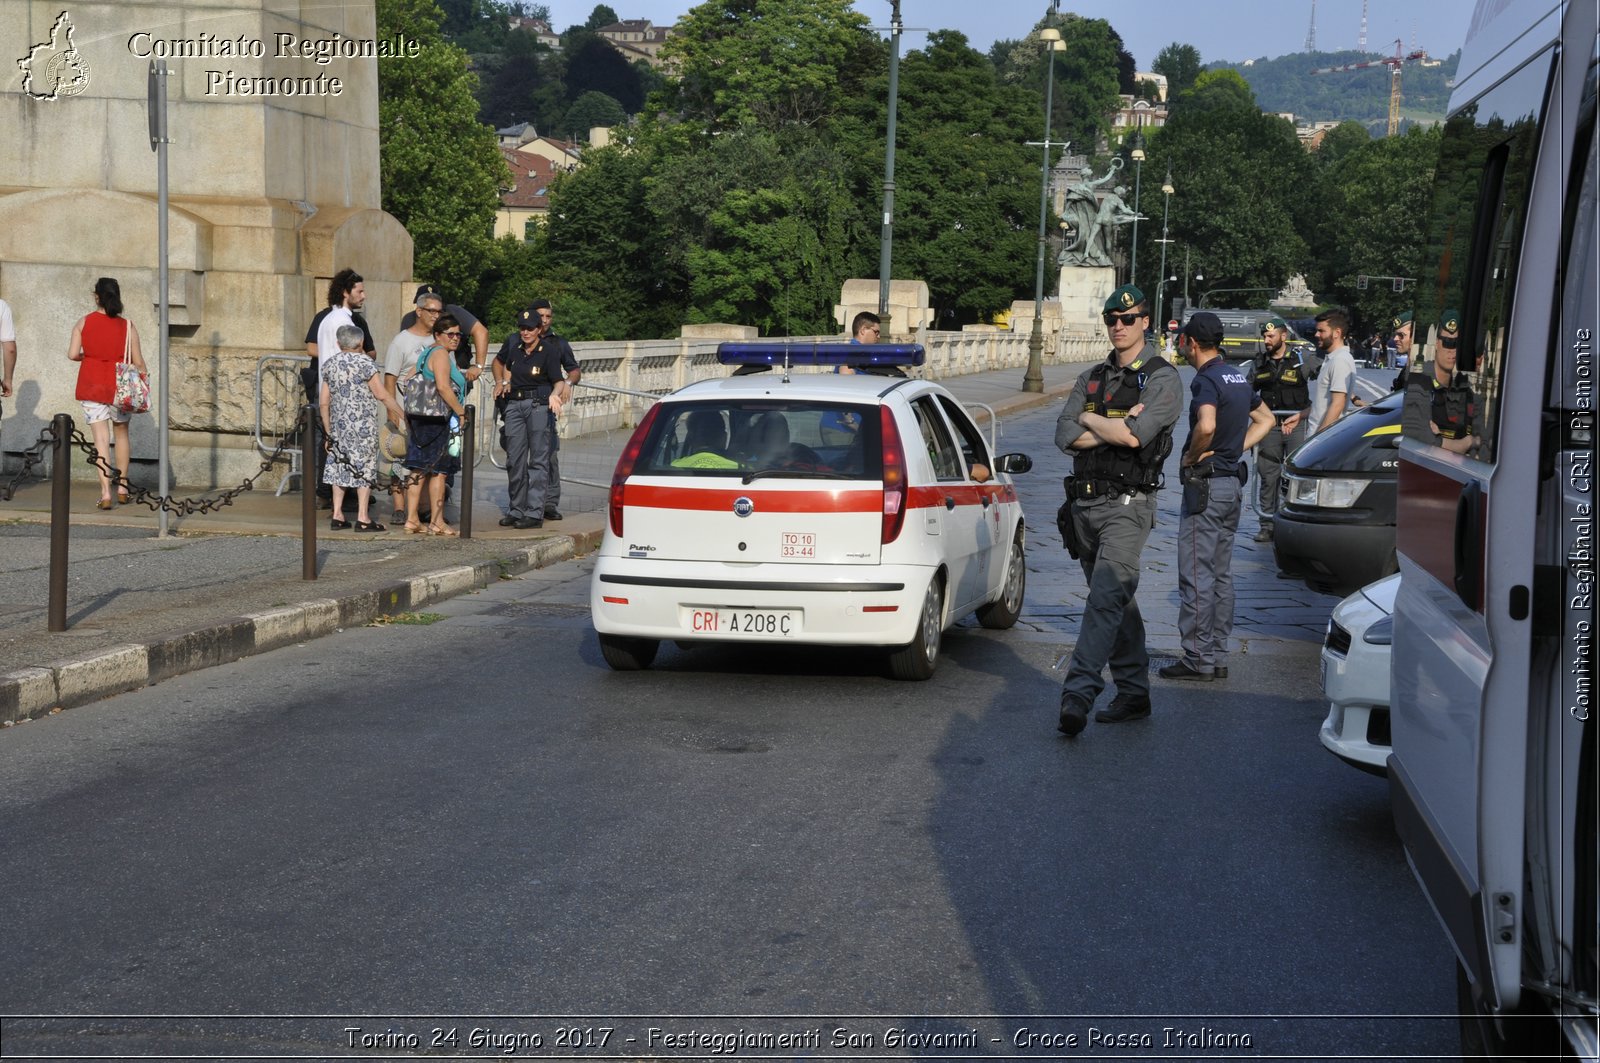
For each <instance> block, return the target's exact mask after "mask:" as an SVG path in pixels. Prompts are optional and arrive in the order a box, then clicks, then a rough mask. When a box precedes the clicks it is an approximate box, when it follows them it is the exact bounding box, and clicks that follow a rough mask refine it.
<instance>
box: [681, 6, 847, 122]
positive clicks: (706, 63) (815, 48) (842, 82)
mask: <svg viewBox="0 0 1600 1063" xmlns="http://www.w3.org/2000/svg"><path fill="white" fill-rule="evenodd" d="M866 25H867V19H866V16H864V15H862V14H860V13H858V12H856V11H855V10H853V9H852V8H851V6H850V0H705V2H704V3H701V4H699V5H697V6H695V7H693V8H691V9H690V10H689V13H688V14H686V15H684V16H683V18H682V19H680V20H679V21H678V24H677V30H676V32H675V33H674V34H673V35H672V36H671V37H669V38H668V39H667V42H666V44H665V45H663V46H662V49H661V55H662V58H663V59H665V60H666V61H667V62H668V63H669V64H672V63H675V64H677V68H678V73H679V77H678V80H676V81H675V82H669V83H668V85H667V86H666V89H665V91H664V92H663V94H662V95H663V97H664V99H663V100H662V101H661V107H662V109H663V110H664V111H666V112H668V113H672V112H676V113H677V114H679V115H680V116H681V117H683V118H685V119H688V120H689V121H691V122H694V123H697V124H703V125H705V126H707V127H710V128H715V129H737V128H739V127H740V126H744V125H748V124H758V125H764V126H766V127H767V128H769V129H777V128H781V127H783V126H786V125H790V124H795V125H803V126H811V125H816V124H818V123H820V122H824V121H826V120H827V119H828V118H829V117H830V116H832V115H834V114H836V113H838V111H839V110H840V107H841V104H842V102H843V101H844V100H845V99H847V98H848V94H849V93H850V92H851V90H852V89H853V88H855V87H857V86H858V84H859V80H860V75H861V73H862V72H863V71H862V63H863V61H864V57H863V56H862V54H861V53H862V52H863V51H866V50H872V49H873V48H874V42H873V40H872V38H871V37H870V36H868V35H867V34H866V32H865V29H866Z"/></svg>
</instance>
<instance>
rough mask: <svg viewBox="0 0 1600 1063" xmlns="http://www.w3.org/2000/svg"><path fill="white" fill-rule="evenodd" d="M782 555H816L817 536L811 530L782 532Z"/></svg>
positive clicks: (811, 556)
mask: <svg viewBox="0 0 1600 1063" xmlns="http://www.w3.org/2000/svg"><path fill="white" fill-rule="evenodd" d="M782 556H783V557H809V558H814V557H816V556H817V537H816V535H815V534H814V533H812V532H784V533H783V543H782Z"/></svg>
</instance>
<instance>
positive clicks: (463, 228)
mask: <svg viewBox="0 0 1600 1063" xmlns="http://www.w3.org/2000/svg"><path fill="white" fill-rule="evenodd" d="M377 16H378V18H377V27H378V35H379V37H387V36H393V35H395V34H397V33H400V32H401V31H402V30H403V31H404V32H405V33H406V34H407V35H408V36H410V37H412V38H413V39H415V40H417V41H418V42H419V44H420V45H421V48H420V54H419V55H418V56H417V57H416V58H414V59H413V58H404V59H400V58H397V59H379V60H378V89H379V94H378V136H379V144H380V162H379V169H380V174H381V180H382V186H383V208H384V209H385V210H387V211H388V212H389V213H390V214H392V215H394V216H395V218H397V219H398V220H399V221H400V223H401V224H402V225H404V226H405V227H406V229H407V231H408V232H410V233H411V237H412V240H413V241H414V242H415V248H416V251H415V259H414V272H415V274H416V275H417V276H419V277H425V278H427V279H429V280H432V281H435V282H437V283H439V284H440V285H442V286H444V288H445V290H446V291H449V292H451V293H452V294H454V295H456V297H457V298H458V299H460V300H462V301H463V302H465V301H469V300H475V299H476V298H477V297H478V294H479V281H480V279H481V278H482V275H483V272H484V267H485V261H486V259H487V258H488V252H489V248H490V243H491V236H490V234H491V233H492V231H493V228H494V216H495V210H496V208H497V207H498V204H499V192H500V188H501V187H502V186H503V185H505V184H506V183H507V182H508V179H509V174H507V173H506V167H505V162H504V161H503V160H502V159H501V157H500V152H499V150H498V148H497V146H496V143H495V136H494V130H493V129H491V128H489V127H488V126H485V125H482V124H481V123H480V122H479V121H478V103H477V101H476V100H475V99H474V98H473V94H472V93H473V89H474V87H475V81H476V79H475V78H474V77H473V76H472V75H471V74H469V73H468V72H467V57H466V53H464V52H462V51H461V49H459V48H457V47H455V46H453V45H450V44H446V43H444V41H443V39H442V37H441V34H440V24H441V22H442V15H441V12H440V11H439V9H438V7H437V6H436V5H435V4H433V3H432V0H378V3H377ZM456 293H459V294H456Z"/></svg>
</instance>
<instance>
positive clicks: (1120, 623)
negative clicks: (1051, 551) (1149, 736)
mask: <svg viewBox="0 0 1600 1063" xmlns="http://www.w3.org/2000/svg"><path fill="white" fill-rule="evenodd" d="M1072 522H1073V525H1074V526H1075V527H1076V528H1077V531H1078V539H1079V540H1080V541H1081V542H1082V544H1083V553H1082V556H1081V557H1080V559H1079V564H1081V565H1082V566H1083V575H1084V578H1085V579H1086V580H1088V583H1089V600H1088V601H1087V602H1085V603H1084V606H1083V622H1082V624H1081V625H1080V626H1079V629H1078V644H1077V645H1076V646H1075V647H1073V650H1072V663H1071V664H1070V665H1069V666H1068V668H1067V678H1066V680H1065V681H1064V682H1063V683H1062V684H1061V689H1062V692H1063V693H1064V694H1070V695H1072V696H1073V697H1075V698H1081V699H1082V700H1083V703H1084V704H1085V705H1092V704H1094V700H1095V698H1097V697H1099V696H1100V691H1102V690H1104V689H1105V685H1106V684H1105V679H1104V677H1103V676H1102V675H1101V673H1102V672H1103V671H1104V669H1105V668H1106V666H1107V665H1110V666H1111V680H1112V682H1114V683H1115V684H1116V686H1117V693H1118V694H1128V695H1132V696H1134V697H1146V698H1147V697H1149V696H1150V655H1149V654H1148V653H1147V652H1145V648H1144V618H1143V617H1141V616H1140V615H1139V601H1138V599H1137V598H1135V597H1134V594H1135V593H1136V592H1137V591H1138V589H1139V555H1140V554H1142V553H1143V552H1144V544H1145V541H1146V540H1147V539H1149V538H1150V531H1151V529H1153V528H1154V527H1155V523H1156V496H1155V495H1154V494H1148V495H1141V494H1135V495H1133V496H1131V497H1130V498H1129V501H1128V504H1127V505H1123V504H1122V501H1121V499H1119V498H1112V499H1109V500H1106V501H1100V502H1095V503H1093V504H1092V505H1084V504H1082V503H1075V504H1074V505H1073V507H1072Z"/></svg>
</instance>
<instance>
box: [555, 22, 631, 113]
mask: <svg viewBox="0 0 1600 1063" xmlns="http://www.w3.org/2000/svg"><path fill="white" fill-rule="evenodd" d="M562 61H563V63H564V64H565V69H566V76H565V78H564V80H565V81H566V85H567V98H568V99H569V100H570V101H572V102H574V103H576V102H577V101H578V99H579V98H581V97H582V96H583V95H584V93H587V92H603V93H605V94H606V95H607V96H610V97H611V98H612V99H613V100H616V101H617V103H619V104H621V105H622V109H623V111H625V112H626V113H628V114H637V113H638V112H639V108H641V107H643V106H644V96H645V88H644V82H643V79H642V77H641V76H640V73H639V70H638V68H637V67H636V66H635V65H634V64H633V63H630V62H629V61H628V60H627V58H626V57H624V56H623V54H622V53H621V52H619V51H617V50H616V49H615V48H613V47H612V46H611V45H610V43H608V42H607V41H606V39H605V38H604V37H601V36H599V35H598V34H593V33H573V34H570V35H569V36H568V38H567V41H566V44H565V47H564V49H563V58H562ZM563 128H565V129H573V128H581V129H587V128H588V127H587V126H581V127H580V126H576V125H574V123H573V122H571V121H570V120H569V121H568V122H567V123H565V124H564V125H563Z"/></svg>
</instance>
